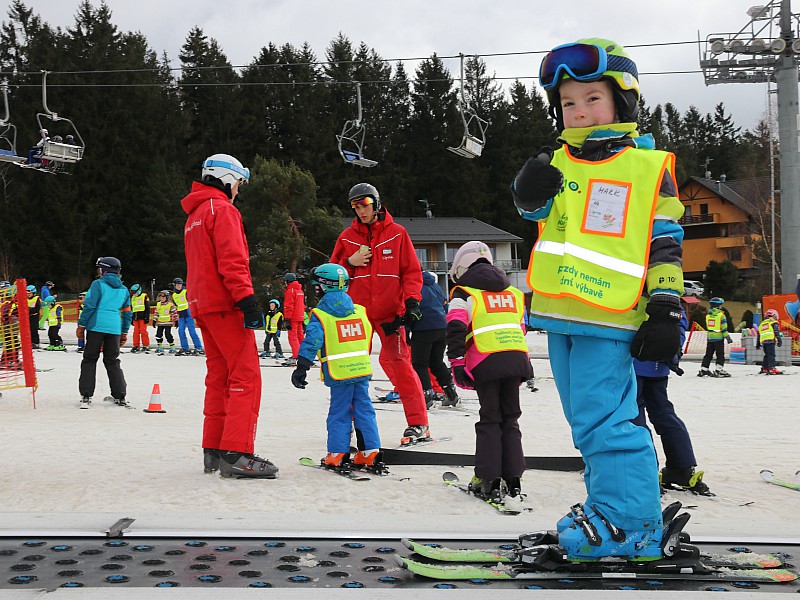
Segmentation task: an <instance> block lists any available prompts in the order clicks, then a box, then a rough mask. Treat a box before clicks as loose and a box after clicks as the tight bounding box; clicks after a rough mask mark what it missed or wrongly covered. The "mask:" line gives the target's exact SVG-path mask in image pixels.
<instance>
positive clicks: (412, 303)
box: [405, 298, 422, 325]
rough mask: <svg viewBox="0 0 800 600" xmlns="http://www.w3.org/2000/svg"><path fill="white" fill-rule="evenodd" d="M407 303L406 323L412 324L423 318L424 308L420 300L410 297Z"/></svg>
mask: <svg viewBox="0 0 800 600" xmlns="http://www.w3.org/2000/svg"><path fill="white" fill-rule="evenodd" d="M405 304H406V323H407V324H409V325H411V324H413V323H415V322H417V321H420V320H422V310H421V309H420V306H419V300H415V299H414V298H409V299H408V300H406V302H405Z"/></svg>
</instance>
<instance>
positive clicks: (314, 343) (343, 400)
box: [292, 263, 386, 473]
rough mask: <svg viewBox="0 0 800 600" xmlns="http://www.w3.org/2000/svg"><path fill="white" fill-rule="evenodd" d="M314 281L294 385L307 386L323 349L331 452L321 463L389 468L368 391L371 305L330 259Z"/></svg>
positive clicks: (375, 469) (338, 466)
mask: <svg viewBox="0 0 800 600" xmlns="http://www.w3.org/2000/svg"><path fill="white" fill-rule="evenodd" d="M311 282H312V283H313V284H314V290H315V292H316V293H317V296H318V297H319V303H318V304H317V307H316V308H315V309H314V310H312V311H311V318H310V320H309V322H308V329H307V335H306V336H305V338H303V341H302V342H301V343H300V350H299V353H298V357H297V367H296V368H295V370H294V372H293V373H292V385H294V386H295V387H296V388H301V389H303V388H305V387H306V385H307V383H308V382H307V381H306V375H307V373H308V370H309V369H310V368H311V365H312V363H313V362H314V358H315V357H316V355H317V352H319V358H320V362H321V369H322V375H323V379H324V381H325V385H326V386H328V387H329V388H330V390H331V403H330V407H329V409H328V419H327V425H328V444H327V446H328V454H327V455H326V456H325V458H323V459H322V466H324V467H326V468H329V469H333V470H337V471H344V472H348V471H350V470H351V469H352V468H354V467H355V468H358V469H364V470H369V471H373V472H377V473H381V472H384V471H385V470H386V467H385V465H384V464H383V462H382V460H381V458H382V457H381V452H380V447H381V440H380V436H379V435H378V422H377V419H376V417H375V408H374V407H373V406H372V401H371V400H370V397H369V381H370V379H372V365H371V363H370V357H369V355H370V349H371V346H372V325H370V322H369V319H368V318H367V314H366V310H365V309H364V307H363V306H361V305H359V304H353V300H352V299H351V298H350V296H349V295H348V294H347V288H348V287H349V285H350V282H349V276H348V274H347V270H346V269H345V268H344V267H342V266H341V265H334V264H332V263H325V264H323V265H320V266H319V267H317V268H316V269H314V271H313V273H312V275H311ZM352 425H354V426H355V428H356V434H357V437H358V444H359V448H361V449H360V450H359V451H358V452H357V453H356V455H355V456H354V457H353V460H352V463H351V461H350V433H351V429H352Z"/></svg>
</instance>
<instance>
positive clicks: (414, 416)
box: [331, 183, 430, 450]
mask: <svg viewBox="0 0 800 600" xmlns="http://www.w3.org/2000/svg"><path fill="white" fill-rule="evenodd" d="M348 197H349V201H350V207H351V208H352V209H353V212H354V213H355V218H354V219H353V223H352V224H351V225H350V227H348V228H347V229H345V230H344V231H342V233H340V234H339V238H338V239H337V240H336V245H335V246H334V248H333V253H332V254H331V262H332V263H334V264H339V265H342V266H343V267H345V268H346V269H347V274H348V275H349V276H350V289H349V294H350V296H351V297H352V298H353V302H355V303H356V304H360V305H361V306H363V307H365V308H366V309H367V318H369V320H370V323H372V328H373V329H374V330H375V331H377V333H378V337H379V338H380V340H381V353H380V358H379V360H380V364H381V367H382V368H383V370H384V372H385V373H386V376H387V377H388V378H389V380H390V381H391V382H392V385H394V387H395V389H396V390H397V392H398V393H399V394H400V401H401V402H402V403H403V410H404V411H405V415H406V422H407V424H408V427H406V429H405V431H404V432H403V435H402V437H401V444H404V445H406V444H411V443H414V442H415V441H418V440H423V439H427V438H429V437H430V432H429V430H428V410H427V408H426V407H425V397H424V395H423V393H422V384H420V382H419V377H417V374H416V372H415V371H414V367H413V366H412V365H411V351H410V350H409V347H408V343H407V342H406V335H405V331H404V327H407V326H410V325H412V324H413V323H414V322H415V321H419V320H420V319H421V318H422V312H421V311H420V308H419V304H420V299H421V298H422V271H421V270H420V268H419V259H418V258H417V255H416V252H415V251H414V245H413V244H412V243H411V238H410V237H409V235H408V231H406V229H405V227H403V226H402V225H398V224H397V223H395V222H394V219H392V215H390V214H389V212H388V211H387V210H386V207H385V206H382V205H381V197H380V194H378V190H377V189H375V186H373V185H370V184H369V183H358V184H356V185H354V186H353V187H352V189H351V190H350V194H349V196H348ZM359 449H362V450H363V448H359Z"/></svg>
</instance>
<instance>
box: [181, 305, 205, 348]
mask: <svg viewBox="0 0 800 600" xmlns="http://www.w3.org/2000/svg"><path fill="white" fill-rule="evenodd" d="M186 312H187V315H186V316H185V317H184V316H179V317H178V337H180V338H181V348H183V349H184V350H188V349H189V340H188V339H187V338H186V330H187V329H188V330H189V335H191V336H192V343H193V344H194V347H195V349H196V350H202V349H203V342H201V341H200V336H199V335H197V331H196V330H195V328H194V319H193V318H192V315H191V314H189V311H186Z"/></svg>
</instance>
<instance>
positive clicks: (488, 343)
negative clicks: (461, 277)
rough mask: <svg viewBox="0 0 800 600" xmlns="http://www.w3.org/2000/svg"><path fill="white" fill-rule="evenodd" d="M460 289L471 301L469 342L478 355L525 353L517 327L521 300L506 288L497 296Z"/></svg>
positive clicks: (477, 290) (510, 287) (517, 293)
mask: <svg viewBox="0 0 800 600" xmlns="http://www.w3.org/2000/svg"><path fill="white" fill-rule="evenodd" d="M457 288H461V289H462V290H464V291H465V292H467V293H468V294H469V295H470V296H471V297H472V315H471V317H472V330H471V331H470V332H469V333H468V334H467V341H469V339H470V338H472V339H473V340H474V342H475V347H476V348H477V349H478V352H480V353H481V354H493V353H495V352H505V351H507V350H514V351H519V352H524V353H525V354H527V353H528V345H527V344H526V343H525V334H524V333H522V328H521V327H520V323H521V322H522V316H523V314H524V312H525V296H523V295H522V292H520V291H519V290H518V289H517V288H515V287H514V286H512V285H510V286H508V287H507V288H506V289H504V290H503V291H501V292H490V291H488V290H479V289H477V288H471V287H466V286H456V288H454V289H457Z"/></svg>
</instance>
